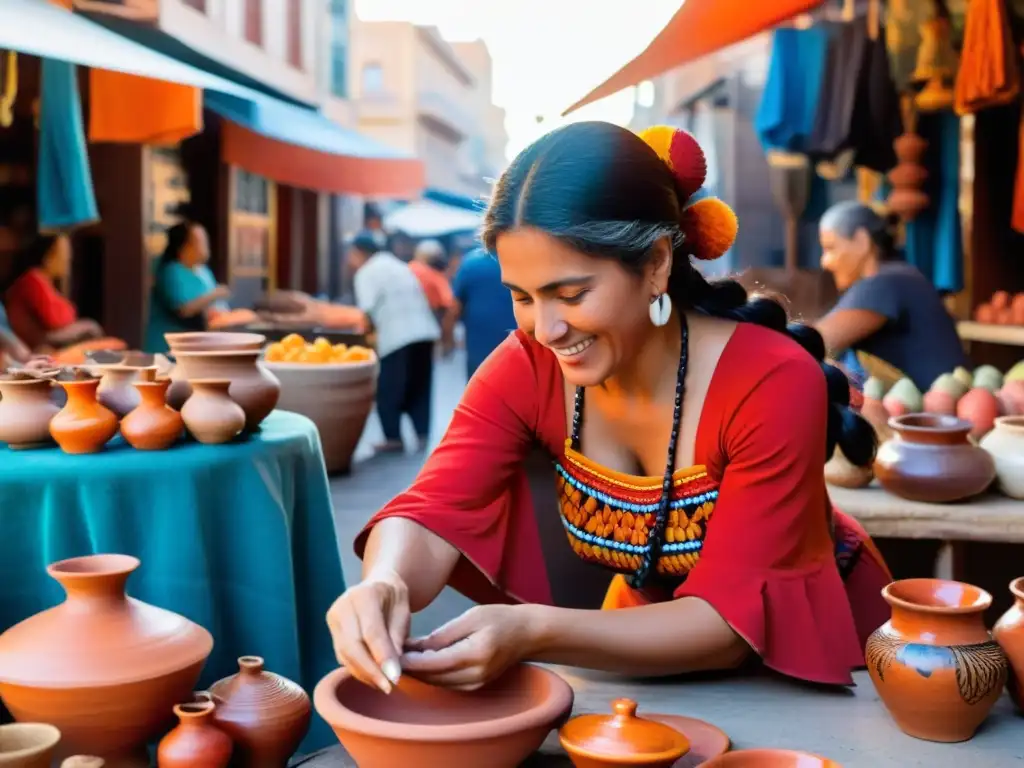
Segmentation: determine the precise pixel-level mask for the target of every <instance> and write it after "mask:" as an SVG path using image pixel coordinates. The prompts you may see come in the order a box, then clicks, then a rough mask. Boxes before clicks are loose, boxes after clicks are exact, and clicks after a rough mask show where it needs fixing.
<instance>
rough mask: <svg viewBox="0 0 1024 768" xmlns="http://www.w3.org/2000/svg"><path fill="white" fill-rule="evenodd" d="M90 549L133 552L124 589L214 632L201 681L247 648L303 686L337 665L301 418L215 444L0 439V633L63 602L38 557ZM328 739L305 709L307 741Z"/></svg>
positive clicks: (324, 529) (334, 576) (307, 432)
mask: <svg viewBox="0 0 1024 768" xmlns="http://www.w3.org/2000/svg"><path fill="white" fill-rule="evenodd" d="M93 553H118V554H126V555H133V556H135V557H137V558H139V559H140V560H141V561H142V566H141V567H140V568H139V570H138V571H137V572H136V573H135V574H134V575H133V577H132V581H131V584H130V589H129V593H130V594H132V595H134V596H137V597H138V598H140V599H141V600H144V601H146V602H148V603H150V604H152V605H156V606H159V607H161V608H166V609H168V610H171V611H175V612H177V613H180V614H182V615H184V616H187V617H188V618H189V619H191V620H193V621H195V622H196V623H198V624H200V625H202V626H203V627H206V628H207V629H208V630H209V631H210V632H211V633H212V634H213V636H214V648H213V653H212V655H211V656H210V657H209V660H208V662H207V664H206V667H205V669H204V671H203V676H202V679H201V680H200V685H202V686H206V685H209V684H211V683H213V682H214V681H216V680H218V679H219V678H222V677H225V676H228V675H231V674H234V672H235V671H237V668H238V664H237V658H238V657H239V656H244V655H253V656H262V657H263V658H264V659H266V664H267V668H268V669H270V670H272V671H274V672H277V673H279V674H281V675H284V676H285V677H287V678H290V679H291V680H294V681H295V682H297V683H299V684H301V685H302V686H303V688H305V689H306V690H307V691H310V692H312V690H313V688H314V686H315V685H316V683H317V681H318V680H319V679H320V678H321V677H323V676H324V675H325V674H327V673H328V672H329V671H331V670H332V669H335V668H336V667H337V662H336V659H335V655H334V650H333V647H332V645H331V637H330V633H329V632H328V631H327V627H326V625H325V623H324V616H325V614H326V612H327V609H328V608H329V607H330V605H331V603H332V602H333V601H334V600H335V599H336V598H337V597H338V595H340V594H341V593H342V592H343V591H344V589H345V585H344V579H343V576H342V571H341V559H340V555H339V551H338V544H337V537H336V535H335V529H334V518H333V513H332V509H331V497H330V491H329V488H328V483H327V476H326V473H325V471H324V461H323V454H322V451H321V448H320V439H319V436H318V435H317V430H316V427H315V426H314V425H313V423H312V422H311V421H309V420H308V419H306V418H305V417H303V416H299V415H297V414H293V413H287V412H284V411H275V412H274V413H272V414H271V415H270V416H269V417H268V418H267V420H266V421H265V422H264V423H263V427H262V429H261V430H260V432H258V433H257V434H256V435H254V436H252V437H251V438H249V439H243V440H240V441H238V442H235V443H232V444H229V445H219V446H207V445H200V444H198V443H195V442H191V441H190V442H183V443H180V444H179V445H177V446H175V447H174V448H171V449H170V450H167V451H154V452H143V451H136V450H133V449H132V448H130V447H129V446H128V445H127V444H125V443H124V442H123V441H122V440H121V439H120V438H116V439H115V441H114V442H112V443H110V445H108V447H107V449H106V450H105V451H104V452H102V453H98V454H93V455H85V456H69V455H66V454H64V453H61V452H60V451H59V450H58V449H56V448H47V449H41V450H33V451H11V450H9V449H8V448H6V447H5V446H0V585H2V586H0V631H3V630H4V629H6V628H7V627H10V626H11V625H13V624H16V623H17V622H19V621H21V620H22V619H24V618H26V617H28V616H31V615H33V614H35V613H37V612H39V611H41V610H43V609H45V608H48V607H50V606H52V605H55V604H56V603H58V602H60V601H61V600H62V599H63V592H62V591H61V589H60V587H59V586H58V585H57V583H56V582H55V581H53V579H51V578H50V577H49V576H47V574H46V570H45V569H46V566H47V564H49V563H52V562H54V561H57V560H62V559H65V558H70V557H77V556H80V555H87V554H93ZM68 642H69V643H72V644H73V642H74V638H68ZM332 741H333V735H332V734H331V732H330V730H329V729H328V728H327V726H326V725H325V724H324V723H323V722H322V721H319V720H317V719H314V723H313V728H312V729H311V731H310V735H309V736H308V737H307V739H306V741H305V742H304V744H303V750H305V751H308V750H313V749H319V748H321V747H323V746H326V745H327V744H330V743H331V742H332Z"/></svg>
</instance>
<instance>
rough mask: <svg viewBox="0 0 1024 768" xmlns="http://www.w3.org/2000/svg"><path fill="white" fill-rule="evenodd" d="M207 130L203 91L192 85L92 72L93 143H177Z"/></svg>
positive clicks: (107, 71)
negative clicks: (204, 122) (204, 118)
mask: <svg viewBox="0 0 1024 768" xmlns="http://www.w3.org/2000/svg"><path fill="white" fill-rule="evenodd" d="M202 130H203V92H202V90H200V89H199V88H195V87H193V86H191V85H180V84H178V83H169V82H166V81H164V80H153V79H151V78H148V77H140V76H138V75H127V74H124V73H122V72H112V71H110V70H106V69H90V70H89V141H95V142H113V143H123V144H164V145H167V144H177V143H178V142H179V141H181V140H182V139H187V138H188V137H189V136H194V135H195V134H197V133H200V132H201V131H202Z"/></svg>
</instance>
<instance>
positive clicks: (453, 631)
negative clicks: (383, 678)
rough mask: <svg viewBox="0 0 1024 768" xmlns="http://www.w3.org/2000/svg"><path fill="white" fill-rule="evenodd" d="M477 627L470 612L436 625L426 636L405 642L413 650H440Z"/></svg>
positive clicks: (463, 638) (464, 637) (462, 638)
mask: <svg viewBox="0 0 1024 768" xmlns="http://www.w3.org/2000/svg"><path fill="white" fill-rule="evenodd" d="M477 629H479V627H478V626H477V622H476V621H474V620H473V614H472V612H471V611H470V612H466V613H464V614H462V615H461V616H456V617H455V618H454V619H452V620H451V621H449V622H448V623H447V624H444V625H443V626H440V627H438V628H437V629H435V630H434V631H433V632H431V633H430V634H429V635H427V636H426V637H417V638H414V639H412V640H410V641H409V642H408V643H406V647H407V648H409V649H410V650H413V651H440V650H442V649H444V648H448V647H449V646H452V645H455V644H456V643H458V642H460V641H461V640H465V639H466V638H467V637H470V636H471V635H472V634H473V633H474V632H476V631H477Z"/></svg>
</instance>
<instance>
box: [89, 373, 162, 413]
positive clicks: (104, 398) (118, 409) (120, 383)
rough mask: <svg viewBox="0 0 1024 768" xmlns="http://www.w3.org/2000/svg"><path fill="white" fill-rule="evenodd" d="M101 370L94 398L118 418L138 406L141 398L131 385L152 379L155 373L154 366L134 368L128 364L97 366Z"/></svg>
mask: <svg viewBox="0 0 1024 768" xmlns="http://www.w3.org/2000/svg"><path fill="white" fill-rule="evenodd" d="M98 368H99V371H100V372H101V378H100V385H99V388H98V389H97V390H96V399H97V400H98V401H99V403H100V404H101V405H103V406H105V407H107V408H109V409H110V410H111V411H113V412H114V415H116V416H117V418H119V419H123V418H124V417H125V416H127V415H128V414H129V413H131V412H132V411H133V410H135V409H136V408H138V406H139V403H140V402H141V399H140V397H139V392H138V390H137V389H135V387H134V386H133V385H134V384H135V382H136V381H145V380H146V379H149V380H152V377H153V375H155V374H156V368H155V367H149V368H135V367H132V366H130V365H104V366H99V367H98Z"/></svg>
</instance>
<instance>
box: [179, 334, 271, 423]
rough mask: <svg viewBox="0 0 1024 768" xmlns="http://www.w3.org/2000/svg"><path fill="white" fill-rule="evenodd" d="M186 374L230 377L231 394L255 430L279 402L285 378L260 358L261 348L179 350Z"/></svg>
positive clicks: (209, 377) (189, 378)
mask: <svg viewBox="0 0 1024 768" xmlns="http://www.w3.org/2000/svg"><path fill="white" fill-rule="evenodd" d="M177 356H178V370H179V371H181V372H182V373H183V374H184V376H185V378H186V379H188V380H190V381H191V380H192V379H228V380H229V381H230V382H231V386H230V388H229V389H228V394H229V395H231V399H232V400H234V401H235V402H236V403H238V404H239V405H240V406H242V410H243V411H245V431H246V432H254V431H255V430H256V429H258V428H259V426H260V424H261V423H262V422H263V420H264V419H265V418H267V416H269V415H270V412H271V411H273V410H274V408H275V407H276V406H277V401H278V398H279V397H280V396H281V382H279V381H278V380H277V377H276V376H274V374H272V373H270V371H268V370H267V369H266V368H265V367H264V366H263V364H262V363H261V362H260V352H259V350H233V351H228V352H179V353H177Z"/></svg>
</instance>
